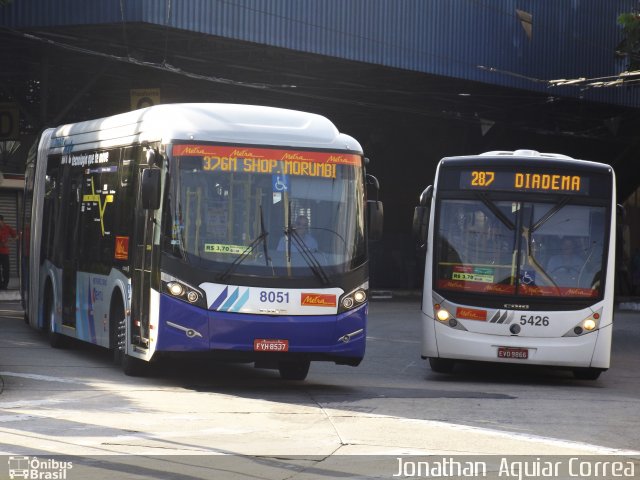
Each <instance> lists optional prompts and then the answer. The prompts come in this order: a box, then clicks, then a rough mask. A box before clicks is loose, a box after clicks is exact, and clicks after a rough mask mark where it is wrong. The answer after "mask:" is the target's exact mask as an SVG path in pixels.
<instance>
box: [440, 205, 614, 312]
mask: <svg viewBox="0 0 640 480" xmlns="http://www.w3.org/2000/svg"><path fill="white" fill-rule="evenodd" d="M546 198H547V197H541V199H540V200H528V201H514V200H499V199H495V198H493V199H492V198H491V197H490V196H489V195H487V194H479V195H477V196H476V197H475V198H474V199H470V198H468V197H467V199H459V200H458V199H443V200H441V201H440V202H439V207H438V211H437V218H438V220H437V222H438V226H439V227H438V229H437V232H436V244H435V251H434V271H435V282H434V287H435V288H436V289H438V290H447V291H454V292H456V291H457V292H463V291H464V292H476V293H482V294H483V295H492V294H494V295H509V296H514V295H515V296H518V297H527V298H532V297H562V298H567V299H572V300H576V299H581V298H588V299H594V298H600V297H601V296H602V291H603V285H602V281H601V278H602V277H601V276H602V272H603V271H604V270H603V269H604V267H605V265H604V262H605V256H604V253H605V248H604V246H605V242H606V241H608V239H607V238H605V232H606V228H605V225H606V224H607V221H608V220H607V214H606V208H605V207H604V206H596V205H586V204H578V203H576V204H573V203H572V202H571V201H570V199H569V197H563V199H562V200H558V197H555V198H553V199H546Z"/></svg>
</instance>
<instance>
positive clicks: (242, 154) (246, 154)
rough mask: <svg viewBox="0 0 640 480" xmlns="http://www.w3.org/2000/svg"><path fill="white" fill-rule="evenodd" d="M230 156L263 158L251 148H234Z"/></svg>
mask: <svg viewBox="0 0 640 480" xmlns="http://www.w3.org/2000/svg"><path fill="white" fill-rule="evenodd" d="M229 156H230V157H240V158H261V157H260V155H256V154H255V153H253V152H250V151H249V150H233V151H232V152H231V153H230V154H229Z"/></svg>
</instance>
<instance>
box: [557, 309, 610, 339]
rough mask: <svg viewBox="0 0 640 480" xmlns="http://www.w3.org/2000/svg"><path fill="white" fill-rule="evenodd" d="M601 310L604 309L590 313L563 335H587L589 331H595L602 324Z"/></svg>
mask: <svg viewBox="0 0 640 480" xmlns="http://www.w3.org/2000/svg"><path fill="white" fill-rule="evenodd" d="M601 312H602V310H599V311H597V312H594V313H593V315H590V316H588V317H587V318H585V319H584V320H582V321H581V322H580V323H578V324H577V325H576V326H575V327H573V328H572V329H571V330H569V331H568V332H567V333H565V334H564V335H563V336H565V337H578V336H580V335H585V334H587V333H590V332H593V331H594V330H597V329H598V327H599V326H600V320H601Z"/></svg>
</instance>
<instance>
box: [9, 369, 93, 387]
mask: <svg viewBox="0 0 640 480" xmlns="http://www.w3.org/2000/svg"><path fill="white" fill-rule="evenodd" d="M0 376H4V377H20V378H29V379H31V380H42V381H43V382H59V383H73V384H76V385H84V384H85V382H81V381H79V380H74V379H72V378H64V377H51V376H49V375H37V374H35V373H15V372H0Z"/></svg>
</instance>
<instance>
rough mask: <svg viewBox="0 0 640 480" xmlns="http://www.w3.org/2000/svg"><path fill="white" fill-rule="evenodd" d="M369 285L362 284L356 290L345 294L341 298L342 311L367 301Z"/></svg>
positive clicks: (340, 309)
mask: <svg viewBox="0 0 640 480" xmlns="http://www.w3.org/2000/svg"><path fill="white" fill-rule="evenodd" d="M368 288H369V285H368V283H365V284H363V285H360V286H359V287H358V288H356V289H355V290H352V291H351V292H349V293H347V294H345V295H343V296H342V298H341V299H340V308H339V311H340V312H344V311H346V310H351V309H352V308H356V307H359V306H360V305H362V304H364V303H365V302H366V301H367V297H368V296H369V291H368Z"/></svg>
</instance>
